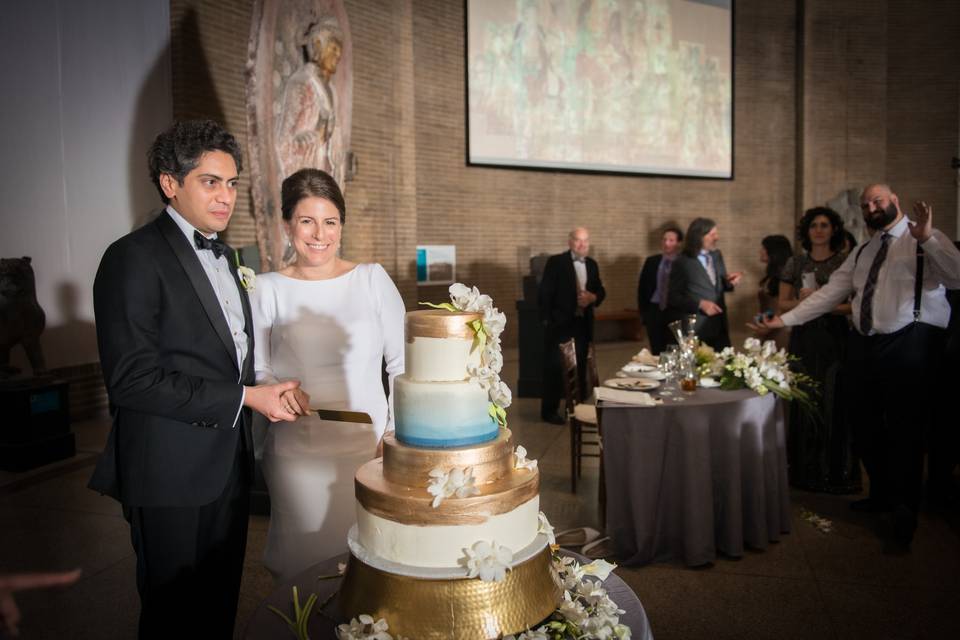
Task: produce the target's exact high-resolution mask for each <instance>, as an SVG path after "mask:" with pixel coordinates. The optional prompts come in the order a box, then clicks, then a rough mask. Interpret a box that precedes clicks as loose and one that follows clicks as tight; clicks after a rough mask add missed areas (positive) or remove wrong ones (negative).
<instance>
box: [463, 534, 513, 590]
mask: <svg viewBox="0 0 960 640" xmlns="http://www.w3.org/2000/svg"><path fill="white" fill-rule="evenodd" d="M463 552H464V553H465V554H466V556H464V557H463V558H461V559H460V564H462V565H463V566H464V567H466V568H467V577H468V578H476V577H478V576H479V578H480V579H481V580H483V581H484V582H501V581H503V580H504V579H505V578H506V577H507V571H509V570H510V563H511V562H512V561H513V552H512V551H510V549H509V548H507V547H504V546H501V545H499V544H497V543H496V542H486V541H484V540H480V541H479V542H475V543H474V544H473V546H472V547H470V548H469V549H464V550H463Z"/></svg>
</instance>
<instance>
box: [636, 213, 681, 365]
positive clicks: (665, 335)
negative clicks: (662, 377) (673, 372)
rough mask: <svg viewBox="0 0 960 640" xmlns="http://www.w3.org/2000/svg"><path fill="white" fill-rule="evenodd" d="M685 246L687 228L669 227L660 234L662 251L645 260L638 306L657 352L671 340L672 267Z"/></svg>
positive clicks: (652, 345) (651, 346)
mask: <svg viewBox="0 0 960 640" xmlns="http://www.w3.org/2000/svg"><path fill="white" fill-rule="evenodd" d="M682 246H683V231H680V229H678V228H676V227H667V228H666V229H664V230H663V235H662V236H661V237H660V250H661V251H662V253H658V254H656V255H652V256H650V257H648V258H647V259H646V260H644V262H643V269H642V270H641V271H640V282H639V283H638V285H637V308H638V309H640V315H641V316H642V317H643V326H644V327H646V329H647V338H649V340H650V351H651V353H653V354H654V355H656V354H658V353H660V352H661V351H663V348H664V347H666V346H667V343H668V342H670V332H669V331H668V329H667V320H666V315H665V314H664V311H665V310H666V308H667V290H668V287H669V282H670V269H671V268H672V267H673V261H674V259H676V257H677V254H678V253H680V248H681V247H682Z"/></svg>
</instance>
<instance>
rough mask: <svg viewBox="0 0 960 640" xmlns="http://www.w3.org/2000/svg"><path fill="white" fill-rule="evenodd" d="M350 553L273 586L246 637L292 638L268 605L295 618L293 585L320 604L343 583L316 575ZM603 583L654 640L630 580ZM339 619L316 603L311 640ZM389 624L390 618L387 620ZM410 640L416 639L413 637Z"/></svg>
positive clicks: (323, 637)
mask: <svg viewBox="0 0 960 640" xmlns="http://www.w3.org/2000/svg"><path fill="white" fill-rule="evenodd" d="M560 553H562V554H564V555H569V556H572V557H574V558H576V559H577V560H578V561H579V562H581V563H583V564H586V563H588V562H590V560H588V559H587V558H585V557H583V556H581V555H579V554H577V553H572V552H570V551H566V550H561V551H560ZM348 555H349V554H346V553H345V554H343V555H340V556H337V557H335V558H330V559H329V560H325V561H323V562H321V563H319V564H316V565H314V566H312V567H310V568H308V569H306V570H305V571H303V572H301V573H300V574H299V575H297V576H295V577H294V578H292V579H291V580H288V581H286V582H283V583H280V584H277V585H275V586H274V589H273V592H272V593H271V594H270V595H269V596H268V597H267V599H266V600H264V601H263V602H261V603H260V606H258V607H257V610H256V611H254V613H253V616H252V617H251V618H250V621H249V622H248V623H247V627H246V629H245V630H244V635H243V637H244V638H246V639H247V640H267V639H270V640H273V639H274V638H286V637H292V636H291V635H290V632H289V630H288V629H287V625H286V623H285V622H284V621H283V620H282V619H281V618H280V616H278V615H277V614H275V613H273V612H272V611H270V610H269V609H267V606H268V605H273V606H275V607H277V608H278V609H280V610H281V611H283V612H284V613H285V614H286V615H288V616H290V617H291V618H292V617H293V615H292V614H293V593H292V589H293V587H294V586H296V587H297V591H298V593H299V595H300V604H301V605H303V604H304V603H305V602H306V600H307V598H308V597H309V596H310V594H311V593H316V594H317V603H318V605H319V603H321V602H323V601H324V600H325V599H326V598H327V597H328V596H329V595H330V594H331V593H333V592H334V590H336V589H337V588H338V587H339V586H340V580H339V579H332V580H317V576H325V575H332V574H335V573H337V563H340V562H346V561H347V557H348ZM603 586H604V588H606V590H607V593H609V594H610V597H611V599H612V600H613V601H614V602H616V603H617V605H618V606H619V607H620V608H621V609H623V610H624V611H625V613H624V614H622V615H621V616H620V623H621V624H625V625H627V626H628V627H630V630H631V631H632V637H633V638H634V640H653V633H652V632H651V631H650V623H649V621H648V620H647V614H646V612H645V611H644V610H643V605H641V604H640V600H639V599H638V598H637V596H636V594H634V592H633V590H632V589H630V587H629V586H627V583H626V582H624V581H623V580H621V579H620V577H619V576H617V575H615V574H613V573H611V574H610V576H609V577H608V578H607V579H606V580H604V581H603ZM324 612H325V613H327V614H328V615H330V616H331V617H333V618H338V617H339V616H338V613H337V605H336V598H334V599H333V600H332V601H331V602H330V604H328V605H327V606H326V608H325V609H324ZM340 622H346V621H345V620H340V621H337V622H335V621H334V620H332V619H330V618H328V617H324V616H321V615H317V613H316V606H315V607H314V612H313V613H312V614H311V615H310V623H309V626H308V632H309V635H310V638H311V640H335V639H336V637H337V636H336V632H335V629H336V626H337V624H338V623H340ZM387 623H388V624H389V623H390V621H389V620H387ZM411 640H416V639H415V638H412V639H411Z"/></svg>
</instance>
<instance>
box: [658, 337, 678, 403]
mask: <svg viewBox="0 0 960 640" xmlns="http://www.w3.org/2000/svg"><path fill="white" fill-rule="evenodd" d="M678 361H679V350H678V348H677V345H675V344H670V345H667V346H666V347H665V348H664V350H663V351H661V352H660V371H662V372H663V375H664V380H663V391H661V392H660V395H664V396H669V395H673V392H672V391H670V384H671V382H672V381H673V379H674V375H675V374H676V371H677V363H678Z"/></svg>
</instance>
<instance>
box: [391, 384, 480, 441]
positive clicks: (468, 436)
mask: <svg viewBox="0 0 960 640" xmlns="http://www.w3.org/2000/svg"><path fill="white" fill-rule="evenodd" d="M393 384H394V388H393V393H394V399H393V409H394V416H395V417H394V424H395V427H396V430H397V440H399V441H400V442H402V443H404V444H407V445H411V446H414V447H462V446H466V445H471V444H477V443H480V442H487V441H488V440H493V439H494V438H496V437H497V433H498V432H499V426H498V425H497V423H496V421H495V420H494V419H493V418H491V417H490V414H489V403H490V400H489V398H488V395H487V392H486V391H484V390H483V388H481V387H480V385H478V384H476V383H475V382H469V381H467V380H462V381H456V382H419V381H415V380H410V379H408V378H407V377H406V376H405V375H403V376H398V377H397V378H396V379H395V380H394V383H393Z"/></svg>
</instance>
